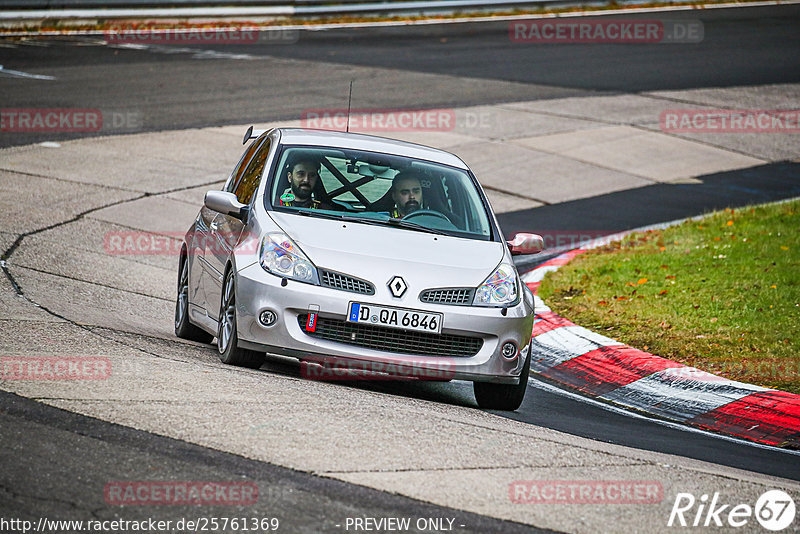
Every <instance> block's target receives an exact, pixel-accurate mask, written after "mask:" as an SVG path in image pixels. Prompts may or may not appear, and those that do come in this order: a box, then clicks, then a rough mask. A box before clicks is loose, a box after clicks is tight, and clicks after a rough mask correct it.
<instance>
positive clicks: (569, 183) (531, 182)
mask: <svg viewBox="0 0 800 534" xmlns="http://www.w3.org/2000/svg"><path fill="white" fill-rule="evenodd" d="M556 135H566V136H571V135H577V134H572V133H570V134H556ZM533 139H539V138H533ZM522 142H523V141H520V140H516V141H512V142H509V143H499V142H480V143H475V144H471V145H463V146H458V147H454V148H453V149H452V150H453V151H454V152H455V153H456V154H458V155H459V156H461V158H462V159H463V160H464V161H466V163H467V165H469V166H470V167H471V168H472V169H473V171H474V172H475V175H476V176H477V177H478V180H479V181H480V182H481V183H482V184H485V185H487V186H489V187H491V188H495V189H496V190H499V191H502V192H505V193H507V194H516V195H518V196H519V197H520V198H521V200H528V201H536V202H541V203H548V204H551V203H556V202H564V201H568V200H574V199H576V198H584V197H592V196H596V195H601V194H604V193H610V192H613V191H620V190H624V189H633V188H635V187H641V186H644V185H648V184H650V183H651V182H650V181H648V180H644V179H642V178H640V177H638V176H633V175H630V174H625V173H622V172H618V171H616V170H610V169H606V168H599V167H596V166H592V165H590V164H587V163H584V162H581V161H576V160H575V159H571V158H569V157H564V156H562V155H560V154H548V153H546V152H545V151H540V150H535V149H531V148H529V147H527V146H521V144H522ZM517 143H519V144H517ZM517 205H518V206H520V207H516V206H515V205H508V208H513V209H507V210H506V211H516V210H519V209H526V208H525V207H523V205H522V203H519V204H517Z"/></svg>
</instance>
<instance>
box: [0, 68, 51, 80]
mask: <svg viewBox="0 0 800 534" xmlns="http://www.w3.org/2000/svg"><path fill="white" fill-rule="evenodd" d="M3 74H5V75H6V76H12V77H14V78H30V79H32V80H55V79H56V77H55V76H45V75H44V74H30V73H27V72H22V71H21V70H11V69H6V68H4V67H3V66H2V65H0V75H3Z"/></svg>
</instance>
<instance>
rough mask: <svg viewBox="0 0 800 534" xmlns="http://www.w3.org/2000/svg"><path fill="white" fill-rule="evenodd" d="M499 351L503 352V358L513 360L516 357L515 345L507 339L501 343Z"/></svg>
mask: <svg viewBox="0 0 800 534" xmlns="http://www.w3.org/2000/svg"><path fill="white" fill-rule="evenodd" d="M501 353H502V354H503V358H506V359H508V360H513V359H514V358H516V357H517V346H516V345H514V344H513V343H511V342H510V341H509V342H508V343H505V344H504V345H503V348H502V350H501Z"/></svg>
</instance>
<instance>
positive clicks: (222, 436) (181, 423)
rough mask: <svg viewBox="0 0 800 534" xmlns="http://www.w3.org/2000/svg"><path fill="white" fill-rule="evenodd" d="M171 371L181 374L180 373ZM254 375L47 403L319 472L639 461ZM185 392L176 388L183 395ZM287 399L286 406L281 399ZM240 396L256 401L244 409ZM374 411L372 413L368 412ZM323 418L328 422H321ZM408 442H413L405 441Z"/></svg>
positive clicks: (401, 401)
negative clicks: (190, 390) (198, 395)
mask: <svg viewBox="0 0 800 534" xmlns="http://www.w3.org/2000/svg"><path fill="white" fill-rule="evenodd" d="M170 372H171V373H175V369H172V370H170ZM253 376H254V377H256V378H257V381H256V383H252V384H250V385H246V384H249V383H250V381H249V380H244V379H243V378H242V377H240V376H238V375H237V376H236V377H233V376H231V375H229V376H228V378H229V380H228V381H227V382H226V383H225V384H224V385H223V384H219V385H216V386H211V384H208V383H206V382H205V381H204V380H203V377H201V376H197V372H196V370H195V372H194V373H193V374H190V375H181V374H180V373H178V374H173V375H172V377H173V380H174V383H175V384H176V389H185V387H184V386H183V383H184V382H185V384H186V387H189V386H190V385H192V384H193V385H194V387H195V391H212V390H214V391H217V390H218V387H219V386H220V385H223V387H225V389H227V390H228V391H229V392H231V396H230V397H225V398H220V399H219V400H217V401H214V402H207V401H204V400H200V399H198V400H196V401H195V400H192V399H190V398H184V399H183V400H180V399H176V400H170V401H169V402H164V401H160V400H158V399H153V400H142V401H137V400H131V401H128V402H126V403H125V406H123V405H121V404H120V403H119V402H114V401H96V400H92V399H87V400H82V399H74V400H72V399H69V398H57V399H53V400H51V401H48V403H49V404H51V405H53V406H58V407H61V408H64V409H68V410H70V411H75V412H78V413H84V414H86V415H93V416H94V417H99V418H100V419H103V420H111V421H116V422H118V423H120V424H124V425H126V426H131V427H133V428H138V429H141V430H147V431H150V432H155V433H157V434H161V435H168V436H170V437H174V438H177V439H183V440H186V441H190V442H193V443H198V444H201V445H203V446H207V447H210V448H213V449H217V450H222V451H227V452H233V453H235V454H240V455H242V456H245V457H248V458H253V459H257V460H262V461H268V462H271V463H277V464H279V465H284V466H287V467H291V468H297V469H301V470H303V471H310V472H314V473H343V472H356V473H362V472H392V471H407V470H413V471H428V470H433V471H436V472H439V471H441V470H449V469H456V470H460V469H468V470H471V469H477V470H493V469H505V468H508V469H512V468H520V467H524V466H527V467H547V466H571V467H574V466H586V467H589V466H618V465H630V464H631V463H632V462H630V461H629V460H627V459H625V458H624V457H621V456H618V455H614V454H608V453H606V452H598V451H593V450H589V449H583V448H579V447H569V446H564V445H563V444H562V443H561V442H560V441H559V439H558V433H553V434H551V436H550V439H534V438H531V437H530V436H526V435H525V434H524V433H517V432H515V431H514V430H513V428H514V427H520V428H521V427H523V426H525V425H523V424H519V423H517V424H515V425H508V426H506V428H483V427H481V426H476V423H478V422H479V421H480V420H481V419H482V418H481V417H480V416H478V417H477V419H473V420H472V422H471V423H462V422H459V421H453V420H451V419H449V418H438V417H434V416H432V414H431V413H430V412H429V411H428V410H427V406H426V405H428V404H430V403H428V402H425V401H419V400H415V399H408V398H396V397H390V398H389V399H386V398H385V396H378V395H377V394H374V393H370V392H368V391H363V390H359V389H350V388H344V387H343V386H341V385H334V384H314V383H309V382H306V381H298V380H296V379H294V380H293V384H290V383H288V382H287V381H289V380H291V379H288V378H286V377H278V376H275V375H271V374H266V373H260V374H257V373H254V374H253ZM177 384H181V386H177ZM315 386H325V387H315ZM142 387H146V385H145V384H143V385H142ZM212 387H213V389H209V388H212ZM271 390H272V391H273V393H272V394H270V391H271ZM315 390H317V391H316V393H315ZM279 391H280V394H279ZM178 393H179V392H177V391H176V396H177V394H178ZM234 393H237V394H238V395H234ZM331 393H333V394H334V395H336V397H337V402H336V404H335V405H332V404H330V402H328V398H329V396H330V394H331ZM281 395H282V396H283V400H276V399H277V398H278V397H279V396H281ZM162 397H163V395H162ZM242 399H248V402H246V403H243V402H242ZM367 407H369V413H366V412H365V409H366V408H367ZM450 409H451V410H455V411H458V410H468V411H470V412H471V414H472V415H477V414H478V413H479V412H476V411H475V410H473V409H471V408H459V407H452V406H451V407H450ZM489 417H492V416H489ZM320 420H324V421H326V423H325V424H324V425H320V424H319V421H320ZM404 436H406V437H411V436H413V437H411V439H405V438H404ZM363 443H369V444H370V445H369V451H368V453H367V451H365V450H364V449H363V448H361V447H356V446H354V445H355V444H363ZM509 450H517V451H523V450H528V451H532V450H535V451H536V453H535V454H524V455H523V454H519V455H515V456H509V453H508V451H509ZM422 451H424V454H421V452H422ZM633 463H638V462H633Z"/></svg>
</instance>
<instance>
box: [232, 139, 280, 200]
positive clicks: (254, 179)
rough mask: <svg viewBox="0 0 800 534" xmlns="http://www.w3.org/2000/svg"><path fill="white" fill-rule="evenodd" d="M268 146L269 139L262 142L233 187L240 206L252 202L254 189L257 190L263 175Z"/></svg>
mask: <svg viewBox="0 0 800 534" xmlns="http://www.w3.org/2000/svg"><path fill="white" fill-rule="evenodd" d="M270 144H271V143H270V140H269V138H267V139H265V140H264V142H263V143H262V144H261V146H260V147H259V148H258V151H257V152H256V153H255V155H254V156H253V158H252V159H251V160H250V163H248V164H247V167H246V168H245V170H244V172H243V173H242V176H241V178H240V179H239V180H238V183H237V184H236V186H235V189H234V191H233V193H234V194H235V195H236V200H238V201H239V202H241V203H242V204H250V201H251V200H253V195H255V193H256V189H258V183H259V181H260V180H261V175H262V174H263V173H264V164H265V163H266V161H267V156H268V155H269V148H270Z"/></svg>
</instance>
